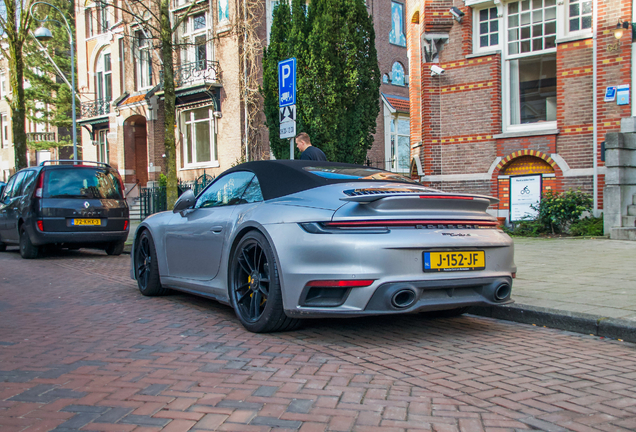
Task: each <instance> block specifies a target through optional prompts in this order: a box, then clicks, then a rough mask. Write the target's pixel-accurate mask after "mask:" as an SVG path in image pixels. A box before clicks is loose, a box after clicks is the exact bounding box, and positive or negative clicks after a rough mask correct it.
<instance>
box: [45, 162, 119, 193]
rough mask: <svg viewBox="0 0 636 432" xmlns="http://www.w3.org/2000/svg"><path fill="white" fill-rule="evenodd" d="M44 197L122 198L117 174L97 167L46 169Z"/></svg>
mask: <svg viewBox="0 0 636 432" xmlns="http://www.w3.org/2000/svg"><path fill="white" fill-rule="evenodd" d="M44 180H45V181H44V197H46V198H89V199H91V198H92V199H122V195H123V194H122V190H121V186H120V183H119V179H118V178H117V175H116V174H115V173H113V172H110V171H108V170H104V169H99V168H69V169H53V170H48V171H47V173H46V176H45V179H44Z"/></svg>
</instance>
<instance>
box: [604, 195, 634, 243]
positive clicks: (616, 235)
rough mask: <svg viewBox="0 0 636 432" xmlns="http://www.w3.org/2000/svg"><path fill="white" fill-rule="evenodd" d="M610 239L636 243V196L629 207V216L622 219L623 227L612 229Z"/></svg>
mask: <svg viewBox="0 0 636 432" xmlns="http://www.w3.org/2000/svg"><path fill="white" fill-rule="evenodd" d="M610 238H612V239H615V240H631V241H636V194H634V195H633V196H632V203H631V204H630V205H628V206H627V215H625V216H622V217H621V226H620V227H615V228H612V232H611V235H610Z"/></svg>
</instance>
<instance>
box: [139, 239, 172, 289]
mask: <svg viewBox="0 0 636 432" xmlns="http://www.w3.org/2000/svg"><path fill="white" fill-rule="evenodd" d="M134 254H135V279H137V286H138V287H139V291H140V292H141V293H142V294H143V295H145V296H151V297H152V296H161V295H166V294H168V291H169V290H168V289H167V288H163V287H162V286H161V279H160V278H159V265H158V263H157V251H156V250H155V242H154V241H153V240H152V236H151V235H150V232H148V231H147V230H145V231H144V232H142V233H141V235H140V236H139V239H138V240H137V241H136V242H135V251H134Z"/></svg>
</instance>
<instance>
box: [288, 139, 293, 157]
mask: <svg viewBox="0 0 636 432" xmlns="http://www.w3.org/2000/svg"><path fill="white" fill-rule="evenodd" d="M289 160H294V138H292V139H290V140H289Z"/></svg>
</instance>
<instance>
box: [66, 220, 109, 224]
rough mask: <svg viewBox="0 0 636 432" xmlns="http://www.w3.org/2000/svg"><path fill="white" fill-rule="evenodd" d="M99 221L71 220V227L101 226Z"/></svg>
mask: <svg viewBox="0 0 636 432" xmlns="http://www.w3.org/2000/svg"><path fill="white" fill-rule="evenodd" d="M101 224H102V221H101V220H100V219H73V225H101Z"/></svg>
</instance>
